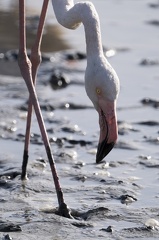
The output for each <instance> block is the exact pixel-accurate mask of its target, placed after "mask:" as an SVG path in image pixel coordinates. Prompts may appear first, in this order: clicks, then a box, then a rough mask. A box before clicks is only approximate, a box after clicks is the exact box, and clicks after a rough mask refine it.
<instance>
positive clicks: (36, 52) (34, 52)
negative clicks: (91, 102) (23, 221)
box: [21, 0, 49, 180]
mask: <svg viewBox="0 0 159 240" xmlns="http://www.w3.org/2000/svg"><path fill="white" fill-rule="evenodd" d="M48 2H49V0H45V1H44V2H43V6H42V11H41V15H40V21H39V26H38V30H37V35H36V39H35V42H34V45H33V47H32V49H31V64H32V79H33V84H34V85H35V84H36V76H37V70H38V67H39V65H40V63H41V51H40V48H41V40H42V33H43V28H44V22H45V17H46V12H47V7H48ZM31 118H32V103H31V99H30V97H29V104H28V115H27V123H26V132H25V144H24V153H23V163H22V174H21V179H22V180H24V179H27V164H28V157H29V154H28V152H29V151H28V150H29V142H30V129H31Z"/></svg>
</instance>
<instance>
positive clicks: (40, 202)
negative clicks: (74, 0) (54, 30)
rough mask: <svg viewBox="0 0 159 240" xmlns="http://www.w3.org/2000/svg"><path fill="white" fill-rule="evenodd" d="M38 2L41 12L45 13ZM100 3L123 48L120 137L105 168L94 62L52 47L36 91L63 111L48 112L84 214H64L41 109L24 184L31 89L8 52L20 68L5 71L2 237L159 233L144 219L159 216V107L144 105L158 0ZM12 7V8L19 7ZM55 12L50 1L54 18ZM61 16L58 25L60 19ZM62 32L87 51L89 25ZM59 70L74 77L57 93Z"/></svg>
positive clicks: (0, 92) (156, 78)
mask: <svg viewBox="0 0 159 240" xmlns="http://www.w3.org/2000/svg"><path fill="white" fill-rule="evenodd" d="M4 2H5V4H7V2H9V1H1V3H0V7H1V5H2V3H3V6H4ZM10 2H11V1H10ZM34 2H35V3H33V7H34V9H32V12H33V13H34V12H36V11H35V9H36V1H34ZM93 2H94V4H95V5H96V7H97V10H98V12H99V15H100V19H101V29H102V35H103V45H104V46H105V47H107V48H113V49H115V55H114V56H113V57H111V58H109V61H110V62H111V64H112V65H113V66H114V67H115V69H116V71H117V73H118V75H119V77H120V81H121V93H120V96H119V100H118V105H117V114H118V123H119V138H118V142H117V144H116V147H115V148H114V149H113V151H112V152H111V153H110V154H109V155H108V156H107V158H106V159H105V162H103V163H102V164H100V165H96V164H95V151H96V147H97V143H98V130H99V129H98V116H97V113H96V112H95V110H94V109H93V108H92V104H91V102H90V101H89V99H88V98H87V96H86V93H85V90H84V82H83V78H84V77H83V76H84V70H85V66H86V60H85V59H84V60H80V61H79V60H75V61H68V60H65V52H61V53H54V54H55V55H54V54H52V53H49V56H50V55H51V56H52V60H53V62H48V61H47V62H44V63H43V64H42V66H41V68H40V71H39V79H38V83H37V92H38V96H39V99H40V103H41V106H43V107H45V108H43V109H46V108H47V106H48V105H49V106H50V105H51V106H53V107H54V108H55V110H53V111H52V110H51V111H49V110H48V111H46V110H43V116H44V120H45V123H46V128H47V130H48V134H49V138H50V141H51V147H52V150H53V153H54V158H55V162H56V166H57V170H58V174H59V177H60V182H61V185H62V189H63V192H64V197H65V201H66V203H67V204H68V206H69V207H70V208H71V210H72V214H73V215H74V216H75V217H76V218H77V215H78V220H77V219H76V220H69V219H65V218H63V217H60V216H58V215H56V214H55V213H54V210H55V208H56V207H57V200H56V194H55V190H54V184H53V182H52V177H51V173H50V168H49V164H48V162H47V159H46V154H45V151H44V147H43V146H42V141H41V137H40V135H39V128H38V126H37V122H36V118H35V116H34V117H33V127H32V132H33V133H34V135H33V136H32V138H31V145H30V162H29V167H28V176H29V180H28V181H27V182H26V183H22V182H21V181H20V171H21V159H22V154H23V141H24V129H25V120H26V112H25V111H24V110H22V107H24V106H25V103H26V100H27V97H28V93H27V91H26V87H25V85H24V83H23V81H22V79H21V77H19V76H17V75H19V73H18V72H15V68H16V66H17V63H16V61H14V62H10V61H5V60H3V59H2V60H1V61H0V64H1V66H2V64H3V65H6V64H10V66H12V67H13V66H14V69H8V72H9V73H10V74H7V72H6V70H5V75H2V73H3V72H0V73H1V75H0V107H1V111H0V136H1V138H0V144H1V148H0V156H1V157H0V176H1V179H0V180H1V181H0V187H1V191H0V192H1V194H0V202H1V204H0V211H1V215H0V237H1V239H4V237H5V236H6V235H7V234H9V236H10V238H12V239H37V238H38V239H54V240H55V239H64V238H65V239H77V238H78V239H158V237H159V232H158V228H157V227H156V228H155V229H148V228H146V227H145V225H144V224H145V222H146V220H148V219H150V218H154V219H156V220H157V221H159V215H158V210H159V206H158V198H159V188H158V183H159V174H158V168H159V147H158V145H159V139H158V138H159V120H158V116H159V115H158V114H159V108H158V107H154V106H153V104H150V105H143V104H142V103H141V100H143V99H144V98H150V99H153V100H156V101H157V100H158V87H159V71H158V66H159V65H157V64H147V65H146V64H145V65H144V66H143V65H140V63H141V62H142V60H143V59H147V60H150V61H151V60H153V61H155V62H156V63H157V61H159V59H158V56H159V47H158V27H157V26H154V25H151V24H148V23H147V21H150V20H157V19H158V11H159V8H157V7H156V8H152V7H151V6H150V5H149V3H155V2H153V1H120V2H119V1H99V0H98V1H95V0H94V1H93ZM28 4H30V2H29V1H28ZM34 4H35V5H34ZM8 6H9V7H7V8H5V9H10V7H11V6H10V5H8ZM28 6H29V7H30V6H31V5H28ZM13 7H14V6H13ZM29 9H30V8H29ZM103 9H104V11H103ZM107 9H108V11H107ZM36 10H38V9H36ZM106 12H107V17H105V16H106ZM50 18H51V6H50V9H49V14H48V19H49V22H50V21H51V20H50ZM53 21H54V23H55V19H54V20H53ZM60 29H61V30H60V31H62V32H63V34H60V36H59V39H61V42H63V41H64V42H66V43H65V46H67V45H69V47H71V46H73V48H75V49H77V50H78V51H79V50H80V51H82V52H84V49H85V43H84V38H83V29H82V27H81V28H80V29H79V30H77V31H76V32H71V33H70V31H69V33H68V31H65V30H63V29H62V28H60ZM79 42H81V45H80V46H79ZM6 46H7V45H6ZM8 46H10V45H9V44H8ZM15 48H16V47H15ZM1 49H3V48H1ZM6 50H7V49H6ZM50 51H52V50H50ZM69 52H70V50H69ZM150 61H147V62H148V63H150ZM11 63H13V65H11ZM59 65H60V68H59ZM10 68H11V67H10ZM53 68H58V69H60V71H62V72H63V73H64V74H65V75H66V76H67V77H68V78H69V79H70V81H71V83H72V84H70V85H68V86H67V87H66V88H63V89H61V90H56V91H55V90H53V89H52V88H51V87H50V84H49V79H50V75H51V74H52V69H53ZM2 70H3V71H4V69H2V67H0V71H2ZM13 70H14V71H13ZM12 71H13V72H14V75H15V76H14V77H13V75H11V73H12ZM3 74H4V73H3ZM6 74H7V75H6ZM8 75H11V76H8ZM67 103H69V104H70V106H71V104H72V103H73V104H75V106H74V107H76V108H77V109H70V108H65V109H64V108H62V106H64V105H65V104H67ZM66 106H68V104H67V105H66ZM82 107H85V109H83V108H82ZM47 109H48V108H47ZM148 121H149V122H148ZM150 121H151V124H150ZM152 121H153V122H152ZM152 123H153V124H152ZM76 125H78V127H79V128H77V126H76ZM36 134H37V135H36ZM54 138H58V139H59V141H60V140H63V144H62V145H59V142H58V141H55V139H54ZM126 195H128V196H130V197H128V198H129V200H130V202H131V201H132V203H129V204H128V205H126V201H124V200H123V199H124V197H122V196H126ZM133 197H134V199H133ZM136 200H137V201H136ZM11 223H12V224H13V226H11ZM7 224H8V225H9V224H10V225H9V226H8V225H7ZM17 225H18V226H19V227H18V226H17ZM4 226H5V227H6V228H4ZM108 226H112V229H113V231H112V232H108V230H107V227H108ZM5 229H6V231H4V230H5ZM20 230H22V231H20ZM5 239H7V238H5Z"/></svg>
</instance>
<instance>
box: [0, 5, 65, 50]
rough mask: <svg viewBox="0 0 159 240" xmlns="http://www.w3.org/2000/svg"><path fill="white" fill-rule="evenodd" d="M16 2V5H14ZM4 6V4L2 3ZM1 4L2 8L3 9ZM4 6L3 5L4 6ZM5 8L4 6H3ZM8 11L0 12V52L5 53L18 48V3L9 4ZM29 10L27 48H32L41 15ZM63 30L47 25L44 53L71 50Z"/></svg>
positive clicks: (43, 45)
mask: <svg viewBox="0 0 159 240" xmlns="http://www.w3.org/2000/svg"><path fill="white" fill-rule="evenodd" d="M13 2H14V3H13ZM1 4H2V3H1ZM1 4H0V7H1ZM2 5H3V4H2ZM3 6H4V5H3ZM5 6H9V8H7V11H2V10H0V23H1V24H0V36H1V37H0V51H1V52H5V51H6V50H9V49H16V48H18V44H19V39H18V36H19V33H18V7H19V6H18V1H11V2H10V4H9V3H8V5H5ZM31 14H32V15H30V9H29V17H28V16H27V23H26V25H27V48H31V46H32V44H33V41H34V39H35V34H36V29H37V25H38V20H39V15H37V14H38V13H36V14H35V12H32V13H31ZM61 34H62V32H61V30H60V29H59V28H58V26H57V25H49V24H46V26H45V30H44V35H43V40H42V51H43V52H53V51H58V50H62V49H67V48H69V47H68V45H67V44H66V43H65V42H64V41H63V40H62V39H61Z"/></svg>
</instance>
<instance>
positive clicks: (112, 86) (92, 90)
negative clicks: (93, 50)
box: [85, 62, 119, 163]
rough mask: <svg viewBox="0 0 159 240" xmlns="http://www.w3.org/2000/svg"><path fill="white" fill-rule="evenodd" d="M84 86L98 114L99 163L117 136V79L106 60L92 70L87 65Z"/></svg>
mask: <svg viewBox="0 0 159 240" xmlns="http://www.w3.org/2000/svg"><path fill="white" fill-rule="evenodd" d="M92 69H93V68H92ZM85 88H86V92H87V95H88V97H89V98H90V99H91V101H92V103H93V105H94V107H95V109H96V110H97V112H98V115H99V127H100V135H99V143H98V148H97V155H96V163H99V162H101V161H102V160H103V158H104V157H105V156H106V155H107V154H108V153H109V152H110V151H111V150H112V148H113V147H114V145H115V143H116V141H117V137H118V127H117V116H116V99H117V96H118V93H119V79H118V77H117V75H116V73H115V71H114V69H113V68H112V67H111V66H110V64H109V63H107V62H104V64H100V65H99V67H94V69H93V70H92V71H90V68H88V66H87V69H86V75H85Z"/></svg>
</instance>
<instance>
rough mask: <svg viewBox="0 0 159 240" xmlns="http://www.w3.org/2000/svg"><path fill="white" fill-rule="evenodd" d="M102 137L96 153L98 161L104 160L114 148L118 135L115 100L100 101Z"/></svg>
mask: <svg viewBox="0 0 159 240" xmlns="http://www.w3.org/2000/svg"><path fill="white" fill-rule="evenodd" d="M98 113H99V126H100V137H99V144H98V149H97V155H96V163H99V162H101V161H102V160H103V158H104V157H105V156H107V154H108V153H109V152H110V151H111V150H112V148H113V147H114V145H115V142H116V140H117V136H118V129H117V118H116V106H115V102H110V101H105V100H101V101H99V111H98Z"/></svg>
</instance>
